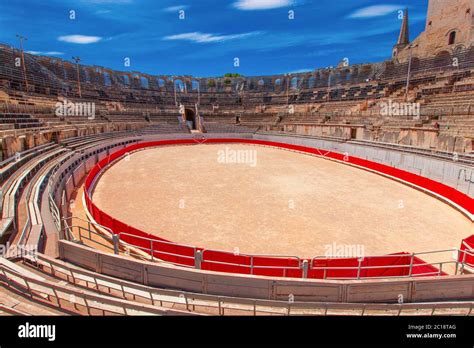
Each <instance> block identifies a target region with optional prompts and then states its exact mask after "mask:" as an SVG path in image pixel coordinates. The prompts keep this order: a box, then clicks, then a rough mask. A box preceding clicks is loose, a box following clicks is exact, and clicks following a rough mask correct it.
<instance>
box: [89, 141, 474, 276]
mask: <svg viewBox="0 0 474 348" xmlns="http://www.w3.org/2000/svg"><path fill="white" fill-rule="evenodd" d="M203 143H211V144H212V143H214V144H215V143H243V144H253V145H262V146H272V147H277V148H282V149H288V150H293V151H298V152H302V153H309V154H313V155H316V156H323V157H327V158H330V159H333V160H338V161H343V162H345V163H347V164H352V165H356V166H359V167H361V168H362V169H367V170H372V171H375V172H378V173H380V174H385V175H389V176H391V177H394V178H398V179H401V180H403V181H406V182H408V183H410V184H413V185H416V186H419V187H421V188H424V189H426V190H428V191H431V192H433V193H436V194H438V195H440V196H442V197H444V198H446V199H448V200H450V201H452V202H453V203H455V204H456V205H458V206H459V207H462V208H463V209H465V210H466V211H467V212H469V213H470V214H473V213H474V200H473V199H472V198H471V197H469V196H467V195H465V194H463V193H462V192H459V191H457V190H455V189H454V188H451V187H449V186H447V185H444V184H441V183H438V182H436V181H433V180H431V179H428V178H425V177H422V176H419V175H416V174H412V173H409V172H406V171H403V170H400V169H397V168H394V167H390V166H387V165H383V164H380V163H375V162H371V161H367V160H364V159H361V158H357V157H349V156H345V155H343V154H339V153H335V152H328V151H326V150H319V149H315V148H310V147H305V146H300V145H291V144H284V143H278V142H272V141H264V140H253V139H227V138H224V139H203V140H196V139H176V140H159V141H152V142H143V143H138V144H133V145H130V146H128V147H126V148H123V149H121V150H119V151H117V152H115V153H113V154H111V155H109V156H108V157H106V158H104V159H102V160H101V161H99V163H97V165H95V166H94V168H92V170H91V171H90V173H89V174H88V176H87V178H86V181H85V191H84V192H85V201H86V205H87V208H88V210H89V212H90V214H91V215H92V217H93V218H94V219H95V220H96V222H97V223H99V224H101V225H103V226H105V227H107V228H110V229H111V230H112V231H113V233H120V234H121V240H123V241H124V242H127V243H129V244H131V245H134V246H137V247H139V248H143V249H144V250H145V249H146V251H147V252H148V253H149V254H153V256H154V257H157V258H159V259H162V260H164V261H168V262H173V263H176V264H180V265H186V266H193V267H195V266H197V265H196V258H195V256H196V252H197V251H201V253H202V256H201V261H200V266H201V269H204V270H211V271H218V272H229V273H241V274H254V275H265V276H276V277H293V278H301V277H303V272H304V271H303V268H304V267H303V263H304V261H305V262H307V264H308V269H307V271H306V272H307V276H308V278H371V277H390V276H407V275H413V276H416V275H419V276H429V275H438V274H439V275H446V273H444V272H440V271H439V269H438V268H436V267H434V266H432V265H425V262H424V261H423V260H421V259H419V258H417V257H412V256H411V255H410V254H407V253H400V254H392V255H387V256H384V257H364V258H363V259H359V258H325V259H314V260H303V259H299V258H291V257H272V256H252V255H238V254H237V255H236V254H232V253H229V252H225V251H214V250H204V249H202V248H198V247H191V246H184V245H180V244H177V243H173V242H170V241H167V240H165V239H163V238H160V237H157V236H155V235H151V234H149V233H146V232H143V231H140V230H138V229H136V228H134V227H132V226H129V225H127V224H125V223H123V222H121V221H119V220H117V219H115V218H113V217H112V216H109V215H108V214H106V213H104V212H103V211H101V210H100V209H99V208H98V207H97V206H96V205H95V204H94V203H93V202H92V200H91V197H90V191H91V189H92V187H93V185H92V184H93V182H94V181H95V180H96V179H97V177H98V175H99V174H100V173H101V172H102V171H103V170H104V168H105V167H106V166H107V165H109V164H110V163H111V162H113V161H115V160H117V159H118V158H120V157H122V156H123V155H125V154H127V153H130V152H133V151H136V150H139V149H143V148H147V147H156V146H166V145H196V144H203ZM147 239H149V240H147ZM150 240H153V242H151V241H150ZM371 267H375V268H371Z"/></svg>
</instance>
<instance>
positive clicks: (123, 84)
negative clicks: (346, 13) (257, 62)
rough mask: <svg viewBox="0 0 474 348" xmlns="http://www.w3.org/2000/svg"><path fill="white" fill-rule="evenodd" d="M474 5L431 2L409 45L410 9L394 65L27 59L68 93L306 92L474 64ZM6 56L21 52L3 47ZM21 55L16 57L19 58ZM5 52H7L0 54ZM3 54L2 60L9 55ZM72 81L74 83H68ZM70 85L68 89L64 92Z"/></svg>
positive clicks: (461, 0)
mask: <svg viewBox="0 0 474 348" xmlns="http://www.w3.org/2000/svg"><path fill="white" fill-rule="evenodd" d="M473 10H474V0H430V1H429V7H428V15H427V20H426V28H425V31H424V32H423V33H422V34H420V35H419V36H418V37H417V38H416V39H415V40H413V41H412V42H410V36H409V25H410V18H409V14H408V10H407V11H405V12H404V15H403V20H402V24H401V30H400V34H399V36H398V40H397V43H396V45H395V46H394V50H393V53H392V57H393V59H392V60H387V61H385V62H382V63H372V64H358V65H349V64H339V65H337V66H336V67H329V68H321V69H316V70H314V71H309V72H304V73H295V74H278V75H271V76H251V77H244V76H240V75H238V74H226V75H225V76H221V77H205V78H197V77H193V76H164V75H158V76H156V75H150V74H146V73H141V72H137V71H116V70H112V69H109V68H105V67H100V66H87V65H82V64H79V65H78V64H76V63H73V62H70V61H66V60H63V59H59V58H52V57H45V56H36V55H30V54H26V55H27V56H28V57H30V59H27V64H32V66H31V69H28V71H38V73H41V74H43V75H45V76H47V77H49V80H50V81H51V83H54V84H56V85H60V86H62V87H61V88H67V86H68V85H69V86H71V85H74V83H75V82H76V81H77V78H78V76H79V79H80V81H81V83H83V84H90V85H97V86H100V87H101V88H107V89H108V88H110V89H113V88H117V87H118V88H123V89H127V88H130V89H147V90H155V91H160V92H168V93H174V92H175V91H176V92H178V93H192V92H211V93H220V92H222V93H233V94H235V93H239V92H241V91H246V92H273V93H284V92H286V91H301V90H305V89H317V88H327V87H334V86H337V85H346V84H360V83H366V82H370V81H372V80H374V79H383V78H393V77H400V78H403V77H404V76H406V71H407V66H406V65H407V64H408V63H407V62H408V61H409V60H410V57H411V58H412V59H411V60H412V63H413V64H412V66H411V69H412V71H413V72H414V73H416V72H417V71H420V70H423V69H430V68H437V69H438V68H440V67H445V68H447V69H449V68H450V67H449V62H450V61H451V59H450V58H452V57H453V56H456V58H457V59H458V61H459V63H460V64H461V65H462V64H464V63H465V62H473V61H474V59H472V56H473V54H474V45H473V43H474V20H473V18H474V17H473V13H472V11H473ZM0 50H1V51H4V52H5V54H6V55H8V54H9V53H8V52H7V51H8V50H10V51H11V52H13V53H12V56H13V55H15V54H17V53H18V50H16V49H13V48H11V47H8V46H4V45H0ZM15 52H16V53H15ZM0 53H2V52H0ZM5 54H3V56H5ZM4 63H5V64H11V61H10V63H8V60H6V61H5V62H4ZM68 82H69V83H68ZM64 86H66V87H64Z"/></svg>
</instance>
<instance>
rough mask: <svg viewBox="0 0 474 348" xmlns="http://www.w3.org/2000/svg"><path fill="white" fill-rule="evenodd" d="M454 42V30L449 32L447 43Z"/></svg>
mask: <svg viewBox="0 0 474 348" xmlns="http://www.w3.org/2000/svg"><path fill="white" fill-rule="evenodd" d="M455 43H456V32H455V31H452V32H450V33H449V40H448V45H454V44H455Z"/></svg>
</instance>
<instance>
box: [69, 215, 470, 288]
mask: <svg viewBox="0 0 474 348" xmlns="http://www.w3.org/2000/svg"><path fill="white" fill-rule="evenodd" d="M75 219H79V218H75ZM79 220H82V219H79ZM82 221H83V222H84V223H86V224H87V225H88V227H87V228H86V227H84V226H80V225H71V226H65V227H64V228H65V230H66V231H65V235H66V236H69V238H67V239H69V240H72V241H75V242H78V241H79V242H81V243H82V242H83V239H87V240H90V241H91V242H93V243H96V244H99V245H103V246H106V247H107V248H109V249H113V251H114V254H116V255H118V254H119V252H120V249H127V250H128V254H129V255H130V256H139V257H142V258H143V255H140V254H136V253H135V255H134V253H133V249H139V250H141V251H144V252H146V253H147V254H148V255H149V256H148V257H149V259H150V260H151V261H159V262H165V263H169V264H173V265H178V266H181V267H193V268H196V269H201V268H202V263H203V262H204V263H207V264H214V265H223V266H237V267H242V268H244V269H248V273H244V274H255V273H256V272H255V271H256V270H257V271H258V270H266V269H267V270H271V269H273V270H280V271H281V272H282V276H283V277H286V276H288V272H289V271H301V278H307V277H308V272H309V271H313V272H314V271H322V272H323V276H322V279H333V280H336V279H341V280H342V279H362V278H364V279H367V278H370V279H379V278H382V279H383V278H410V277H422V276H442V275H443V273H444V272H445V271H446V272H449V271H450V270H448V269H447V268H449V266H452V272H451V273H453V274H454V275H458V274H462V273H463V272H464V271H465V270H466V269H471V268H474V264H470V263H469V262H468V261H466V258H467V257H468V256H470V257H474V251H472V250H460V249H456V248H453V249H445V250H436V251H428V252H417V253H411V254H396V255H377V256H367V257H366V258H370V259H382V258H385V259H387V258H394V259H395V258H398V259H399V258H410V262H409V263H408V264H400V265H376V266H364V265H363V262H362V261H363V260H364V257H361V258H358V260H359V262H358V265H357V266H340V267H337V266H318V265H315V262H316V261H317V260H328V259H330V260H344V259H354V258H357V256H356V257H332V258H331V257H328V256H315V257H313V258H312V259H310V260H303V259H300V258H299V257H297V256H285V255H268V254H267V255H247V254H240V253H239V254H233V253H230V252H225V251H218V250H211V249H200V248H196V247H194V246H189V245H184V244H177V243H173V242H168V241H160V240H155V239H152V238H147V237H141V236H136V235H133V234H129V233H123V232H122V233H118V234H113V232H112V230H110V229H109V228H106V227H104V226H101V225H98V224H94V223H91V222H90V221H88V220H82ZM92 226H95V227H98V228H103V229H105V230H107V231H108V232H109V233H110V235H111V237H108V236H104V235H103V234H101V233H98V232H96V231H94V230H93V229H92V228H91V227H92ZM74 230H75V232H76V234H77V237H78V240H74V239H75V234H74ZM121 236H128V237H131V238H134V239H138V240H140V241H144V242H146V243H149V247H146V246H137V245H135V244H133V243H128V242H125V241H123V240H122V239H121ZM93 237H96V238H95V239H94V238H93ZM100 238H102V239H105V241H106V244H103V243H102V242H101V241H100ZM160 245H161V246H162V247H161V248H160ZM164 246H167V247H169V246H176V247H186V248H189V249H190V250H192V252H193V254H194V255H193V256H190V255H183V254H180V253H177V252H172V251H170V250H167V249H163V247H164ZM210 252H218V253H220V254H229V255H235V256H242V257H244V258H245V257H246V258H248V259H249V260H250V262H249V263H245V262H225V261H216V260H212V259H206V256H205V254H206V253H210ZM159 254H161V255H164V256H166V257H163V258H160V257H159ZM443 254H444V255H445V254H450V255H451V258H450V259H448V258H446V257H444V258H443V259H441V260H440V261H436V262H426V261H424V260H422V261H421V263H415V259H416V258H417V257H419V256H423V255H435V256H438V257H439V256H440V255H443ZM169 257H176V258H180V259H184V260H189V261H190V262H189V265H188V264H183V263H179V262H173V261H167V259H169ZM258 257H267V258H275V261H277V260H278V259H287V260H294V262H295V263H297V264H298V266H280V265H269V266H263V265H255V262H254V260H255V259H256V258H258ZM419 267H435V269H433V271H428V272H424V273H416V272H414V270H415V269H416V268H419ZM391 269H407V272H406V275H390V276H380V277H364V276H363V272H364V271H374V270H391ZM330 271H336V272H343V271H345V272H351V273H354V274H355V276H344V277H336V276H328V273H329V272H330Z"/></svg>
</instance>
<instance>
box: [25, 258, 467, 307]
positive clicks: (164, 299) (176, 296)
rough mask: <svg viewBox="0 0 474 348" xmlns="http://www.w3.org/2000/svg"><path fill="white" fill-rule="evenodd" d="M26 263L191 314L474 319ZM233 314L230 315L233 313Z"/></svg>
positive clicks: (121, 295) (91, 286)
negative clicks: (252, 295)
mask: <svg viewBox="0 0 474 348" xmlns="http://www.w3.org/2000/svg"><path fill="white" fill-rule="evenodd" d="M24 261H25V262H27V263H28V264H30V265H32V266H34V267H37V268H39V269H40V270H41V271H42V272H44V273H47V274H50V275H51V276H53V277H55V278H59V279H64V280H66V281H67V282H68V283H70V284H73V285H74V286H78V287H81V288H85V289H90V290H93V291H95V292H98V293H101V294H104V295H107V296H114V297H119V298H122V299H130V298H132V299H133V300H134V301H137V300H138V299H139V300H140V301H143V302H146V303H150V304H151V305H152V306H156V305H158V306H163V305H164V304H167V305H173V306H174V305H178V306H184V307H185V309H186V310H187V311H192V312H200V311H205V312H206V313H209V310H211V311H212V313H213V314H218V315H232V314H234V315H235V314H241V313H245V314H250V315H269V314H277V315H278V314H279V315H297V314H308V313H309V314H313V315H314V314H316V315H330V314H331V312H333V311H339V313H338V314H339V315H341V311H342V312H347V313H348V314H349V315H354V312H356V313H357V314H358V315H362V316H364V315H371V314H379V313H371V311H379V312H380V311H385V312H388V311H390V312H392V314H393V315H397V316H399V315H402V314H403V311H406V310H411V309H416V310H423V309H424V310H427V314H428V315H435V313H436V310H441V309H449V310H451V311H452V310H453V309H456V310H457V311H458V314H461V313H462V314H464V315H470V314H471V313H472V308H473V305H474V302H472V301H471V302H469V301H466V302H442V303H383V304H365V303H333V302H299V301H290V300H288V301H278V300H261V299H247V298H240V297H229V296H219V295H209V294H201V293H190V292H186V291H177V290H170V289H161V288H154V287H149V286H146V285H141V284H137V283H132V282H128V281H125V280H121V279H116V278H113V277H109V276H105V275H101V274H98V273H95V272H93V271H89V270H86V269H79V268H75V267H74V268H73V267H70V266H69V265H67V264H66V263H64V262H62V261H59V260H55V259H51V258H49V257H47V256H45V255H38V258H37V259H30V258H25V259H24ZM229 312H230V313H229Z"/></svg>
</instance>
